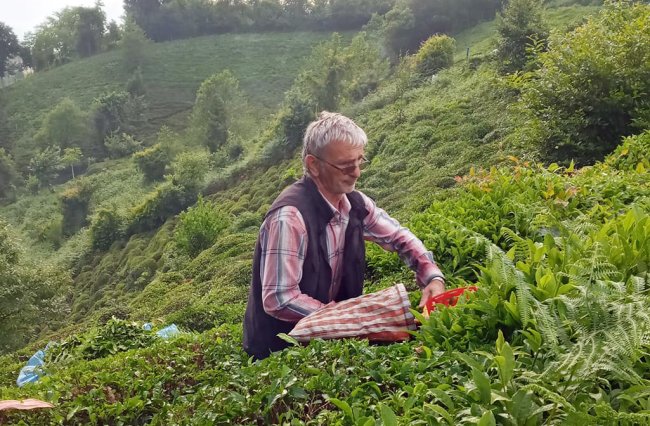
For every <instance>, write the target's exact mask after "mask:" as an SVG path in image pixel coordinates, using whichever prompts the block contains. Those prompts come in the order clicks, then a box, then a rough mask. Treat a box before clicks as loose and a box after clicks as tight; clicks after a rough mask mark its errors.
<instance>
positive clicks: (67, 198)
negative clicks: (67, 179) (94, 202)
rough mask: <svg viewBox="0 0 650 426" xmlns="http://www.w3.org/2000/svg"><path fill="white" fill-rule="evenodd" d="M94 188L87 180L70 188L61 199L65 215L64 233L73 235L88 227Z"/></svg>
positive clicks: (62, 212)
mask: <svg viewBox="0 0 650 426" xmlns="http://www.w3.org/2000/svg"><path fill="white" fill-rule="evenodd" d="M91 195H92V188H91V187H90V185H89V184H88V183H87V182H86V181H85V180H80V181H78V182H77V183H76V184H74V185H71V186H69V187H68V188H67V189H66V190H65V191H64V192H63V193H62V194H61V195H60V197H59V199H60V201H61V214H62V215H63V223H62V231H63V234H64V235H72V234H74V233H76V232H77V231H78V230H79V229H81V228H82V227H83V226H84V225H86V216H87V215H88V204H89V203H90V196H91Z"/></svg>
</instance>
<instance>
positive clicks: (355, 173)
mask: <svg viewBox="0 0 650 426" xmlns="http://www.w3.org/2000/svg"><path fill="white" fill-rule="evenodd" d="M350 175H351V176H353V177H355V178H356V179H359V177H361V164H357V165H355V166H354V171H353V172H352V173H351V174H350Z"/></svg>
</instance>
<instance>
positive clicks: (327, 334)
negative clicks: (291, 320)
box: [289, 284, 416, 343]
mask: <svg viewBox="0 0 650 426" xmlns="http://www.w3.org/2000/svg"><path fill="white" fill-rule="evenodd" d="M410 307H411V303H410V301H409V298H408V292H407V291H406V288H405V287H404V284H396V285H394V286H392V287H389V288H386V289H384V290H381V291H378V292H376V293H371V294H364V295H362V296H359V297H355V298H353V299H348V300H344V301H342V302H338V303H335V304H331V305H327V306H325V307H324V308H322V309H319V310H318V311H316V312H314V313H312V314H311V315H308V316H306V317H305V318H303V319H301V320H300V321H298V323H297V324H296V326H295V327H294V329H293V330H291V332H290V333H289V336H291V337H293V338H294V339H296V340H297V341H299V342H303V343H305V342H308V341H310V340H311V339H317V338H319V339H343V338H359V339H369V340H371V341H378V342H398V341H403V340H408V338H409V337H410V334H409V333H408V331H409V330H415V329H416V325H415V318H414V317H413V314H411V312H410V311H409V308H410Z"/></svg>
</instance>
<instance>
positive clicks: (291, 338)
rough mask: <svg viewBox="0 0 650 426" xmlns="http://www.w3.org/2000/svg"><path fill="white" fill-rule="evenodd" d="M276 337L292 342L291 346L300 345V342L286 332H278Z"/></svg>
mask: <svg viewBox="0 0 650 426" xmlns="http://www.w3.org/2000/svg"><path fill="white" fill-rule="evenodd" d="M278 337H279V338H280V339H282V340H284V341H285V342H287V343H290V344H292V345H293V346H300V342H299V341H297V340H296V339H294V338H293V337H291V336H289V335H288V334H286V333H278Z"/></svg>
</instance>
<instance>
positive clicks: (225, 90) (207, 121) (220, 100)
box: [191, 70, 243, 152]
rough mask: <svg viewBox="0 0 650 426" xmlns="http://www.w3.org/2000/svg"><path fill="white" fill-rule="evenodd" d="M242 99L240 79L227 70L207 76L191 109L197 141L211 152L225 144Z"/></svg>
mask: <svg viewBox="0 0 650 426" xmlns="http://www.w3.org/2000/svg"><path fill="white" fill-rule="evenodd" d="M242 102H243V98H242V95H241V92H240V90H239V82H238V81H237V79H236V78H235V76H234V75H233V74H232V73H231V72H230V71H229V70H225V71H222V72H220V73H217V74H214V75H212V76H211V77H209V78H207V79H206V80H205V81H204V82H203V83H201V87H199V90H198V92H197V95H196V101H195V102H194V108H193V109H192V116H191V122H192V130H193V132H194V135H195V138H196V140H197V141H198V142H199V143H200V144H201V145H204V146H207V147H208V148H209V149H210V151H211V152H215V151H217V150H218V149H219V148H221V147H223V146H225V145H226V144H227V142H228V137H229V133H230V132H231V128H232V125H233V122H234V120H235V117H236V114H237V112H238V110H239V109H240V107H241V105H242Z"/></svg>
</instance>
